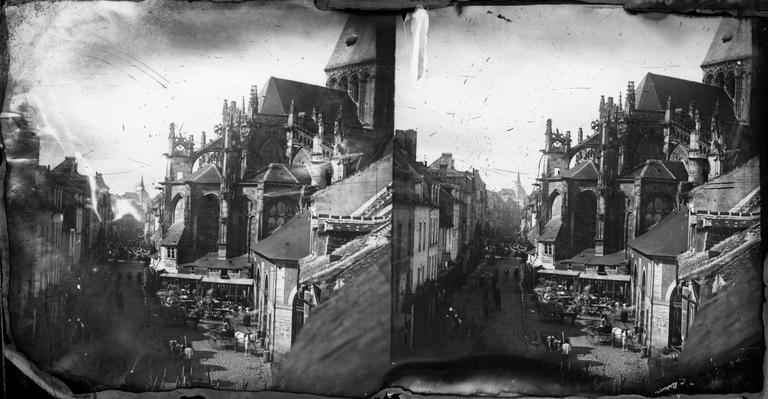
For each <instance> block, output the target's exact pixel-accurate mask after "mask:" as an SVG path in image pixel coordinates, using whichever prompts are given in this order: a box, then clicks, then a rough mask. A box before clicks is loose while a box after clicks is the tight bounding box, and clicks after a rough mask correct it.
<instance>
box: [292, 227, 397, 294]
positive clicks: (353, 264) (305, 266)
mask: <svg viewBox="0 0 768 399" xmlns="http://www.w3.org/2000/svg"><path fill="white" fill-rule="evenodd" d="M391 231H392V222H391V220H390V221H389V222H387V223H386V224H384V225H382V226H380V227H378V228H376V229H375V230H373V231H371V232H370V233H368V234H365V235H363V236H360V237H357V238H355V239H353V240H351V241H350V242H348V243H346V244H344V245H342V246H340V247H339V248H336V249H335V250H334V251H333V252H331V254H330V255H324V256H319V257H316V258H305V259H303V260H302V267H301V275H300V276H299V281H301V283H302V284H315V283H318V282H321V281H323V280H328V279H333V278H336V277H339V276H341V275H345V276H347V275H349V273H353V274H354V270H353V269H359V268H360V267H363V266H364V265H365V260H366V259H370V257H371V256H374V257H375V256H377V255H375V253H376V252H377V251H380V250H387V251H388V250H390V246H389V239H388V238H387V237H388V236H389V235H390V234H391ZM332 259H333V261H331V260H332Z"/></svg>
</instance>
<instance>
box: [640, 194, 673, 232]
mask: <svg viewBox="0 0 768 399" xmlns="http://www.w3.org/2000/svg"><path fill="white" fill-rule="evenodd" d="M672 208H673V203H672V200H670V199H669V197H668V196H666V195H663V194H656V195H654V196H652V197H649V198H648V199H647V200H646V201H645V203H644V204H643V209H642V212H643V213H642V214H641V215H642V219H641V223H642V229H641V230H643V231H644V230H647V229H648V228H649V227H651V226H653V225H654V224H656V223H657V222H658V221H660V220H661V219H664V217H665V216H667V215H668V214H669V213H670V212H672Z"/></svg>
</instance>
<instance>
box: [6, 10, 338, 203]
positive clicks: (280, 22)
mask: <svg viewBox="0 0 768 399" xmlns="http://www.w3.org/2000/svg"><path fill="white" fill-rule="evenodd" d="M293 3H295V4H299V5H293V6H288V4H286V3H283V2H280V4H279V6H277V5H271V6H257V5H253V4H250V3H246V4H214V3H208V2H195V3H188V2H159V1H145V2H122V1H121V2H117V1H114V2H112V1H110V2H31V3H27V4H24V5H21V6H17V7H8V8H6V10H7V11H6V12H7V15H8V18H9V32H10V39H11V40H10V53H11V69H10V72H11V77H12V79H13V81H14V82H16V87H15V88H13V92H12V93H10V94H9V96H10V98H6V102H5V105H4V110H9V109H11V110H13V109H14V108H15V107H16V106H17V105H18V104H19V103H20V102H21V101H23V100H24V99H26V100H27V101H28V102H29V103H30V104H32V105H33V106H34V107H35V108H37V109H38V112H39V113H40V114H41V116H42V118H41V120H42V121H43V126H41V128H42V137H43V144H42V146H43V148H42V154H41V158H42V159H41V163H42V164H51V165H52V166H55V165H56V164H58V163H59V162H60V161H61V160H63V157H64V156H65V155H76V154H80V155H81V156H82V157H84V159H85V161H86V162H81V163H80V165H81V166H80V169H81V171H82V170H83V169H86V170H87V169H88V166H90V169H91V170H96V171H99V172H102V173H104V175H105V179H106V182H107V184H108V185H109V186H110V188H111V191H112V192H117V193H122V192H124V191H133V190H134V189H135V187H136V185H137V184H138V182H139V179H140V176H141V174H142V173H143V174H144V178H145V182H146V184H147V185H148V188H147V190H148V191H149V192H150V194H152V195H154V194H155V193H157V191H156V190H154V188H152V186H153V183H156V182H160V181H162V179H163V177H164V174H165V165H166V164H165V158H163V156H162V154H163V153H164V152H165V151H166V149H167V148H168V145H167V136H168V125H169V123H170V122H175V123H176V126H177V128H178V127H179V126H180V125H182V123H183V127H182V130H183V131H184V132H185V135H188V134H194V135H195V138H196V141H197V143H198V145H199V135H200V132H201V131H206V132H207V134H208V137H209V138H210V137H212V136H211V132H212V127H213V126H214V125H215V124H216V123H217V122H219V121H220V120H221V108H222V103H223V101H224V99H228V100H237V101H238V103H240V101H241V99H242V98H243V96H245V97H246V101H247V97H248V95H249V92H250V86H251V85H252V84H255V85H258V86H259V88H261V85H263V84H265V83H266V81H267V79H268V78H269V76H272V75H274V76H277V77H284V78H288V79H294V80H299V81H304V82H309V83H314V84H319V85H324V84H325V72H323V68H324V67H325V64H326V62H327V61H328V58H329V57H330V55H331V52H332V50H333V47H334V46H335V44H336V41H337V40H338V36H339V34H340V33H341V29H342V27H343V24H344V22H345V21H346V17H345V16H344V15H343V14H336V13H330V12H321V11H318V10H317V9H315V8H314V6H313V5H312V3H311V2H309V1H307V2H304V3H300V2H293ZM84 163H87V164H88V165H84Z"/></svg>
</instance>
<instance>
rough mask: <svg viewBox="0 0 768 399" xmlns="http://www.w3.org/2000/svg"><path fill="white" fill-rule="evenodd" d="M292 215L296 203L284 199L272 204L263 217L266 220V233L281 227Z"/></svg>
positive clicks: (294, 212)
mask: <svg viewBox="0 0 768 399" xmlns="http://www.w3.org/2000/svg"><path fill="white" fill-rule="evenodd" d="M294 214H296V203H295V202H294V201H292V200H290V199H287V198H286V199H280V200H277V201H275V202H272V203H271V204H269V205H268V206H267V212H266V215H265V216H266V219H267V223H266V228H267V231H266V232H270V231H272V230H274V229H276V228H278V227H280V226H282V225H283V224H285V222H286V221H287V220H288V219H290V218H291V217H292V216H293V215H294Z"/></svg>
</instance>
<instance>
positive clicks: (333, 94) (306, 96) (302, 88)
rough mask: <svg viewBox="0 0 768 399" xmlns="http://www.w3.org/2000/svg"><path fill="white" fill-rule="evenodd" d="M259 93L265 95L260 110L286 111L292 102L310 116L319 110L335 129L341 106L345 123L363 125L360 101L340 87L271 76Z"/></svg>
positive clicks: (295, 107)
mask: <svg viewBox="0 0 768 399" xmlns="http://www.w3.org/2000/svg"><path fill="white" fill-rule="evenodd" d="M260 96H261V98H263V99H264V100H263V101H262V102H261V104H260V105H259V106H260V108H259V112H260V113H264V114H276V115H287V114H288V113H289V112H290V109H291V102H293V109H294V112H296V113H297V114H298V113H301V112H304V113H305V115H307V116H311V115H312V112H313V111H314V110H317V112H320V113H321V114H322V116H323V124H324V126H325V131H326V132H329V131H330V132H332V131H333V124H334V122H335V121H336V118H337V116H338V113H339V108H341V111H342V113H343V114H342V120H343V121H344V123H345V124H352V125H357V126H359V125H360V121H359V119H358V118H357V105H355V103H354V101H352V98H350V97H349V94H347V93H346V92H343V91H341V90H336V89H330V88H327V87H325V86H318V85H313V84H309V83H304V82H298V81H295V80H289V79H281V78H276V77H270V78H269V81H267V84H266V86H265V87H264V89H263V91H262V92H261V93H260Z"/></svg>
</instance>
